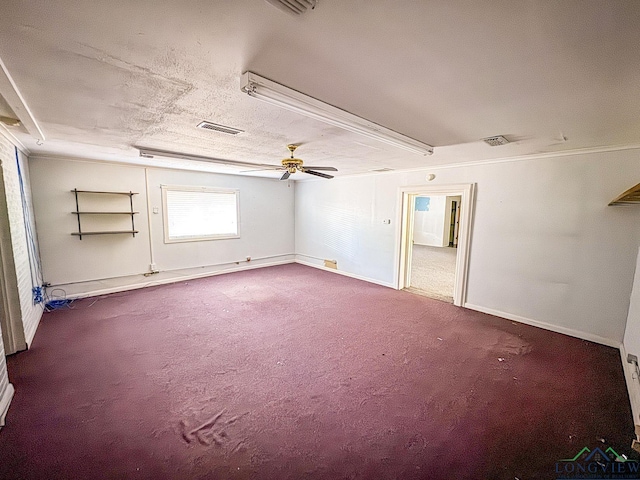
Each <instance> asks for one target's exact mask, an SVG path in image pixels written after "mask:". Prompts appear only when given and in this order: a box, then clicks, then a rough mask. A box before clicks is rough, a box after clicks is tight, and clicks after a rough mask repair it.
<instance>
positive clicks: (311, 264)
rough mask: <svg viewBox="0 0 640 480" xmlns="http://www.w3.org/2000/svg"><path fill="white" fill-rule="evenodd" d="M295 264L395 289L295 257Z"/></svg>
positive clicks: (390, 285)
mask: <svg viewBox="0 0 640 480" xmlns="http://www.w3.org/2000/svg"><path fill="white" fill-rule="evenodd" d="M295 263H299V264H300V265H306V266H307V267H313V268H317V269H319V270H324V271H325V272H331V273H337V274H338V275H344V276H345V277H350V278H355V279H356V280H362V281H364V282H369V283H375V284H376V285H382V286H383V287H389V288H396V287H395V285H393V284H391V283H388V282H381V281H380V280H375V279H373V278H369V277H363V276H362V275H356V274H355V273H349V272H345V271H343V270H337V269H335V268H327V267H325V266H324V265H318V264H317V263H312V262H308V261H306V260H300V259H299V258H297V257H296V260H295Z"/></svg>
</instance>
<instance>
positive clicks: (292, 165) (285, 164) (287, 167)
mask: <svg viewBox="0 0 640 480" xmlns="http://www.w3.org/2000/svg"><path fill="white" fill-rule="evenodd" d="M298 147H299V145H287V148H288V149H289V151H290V152H291V157H290V158H285V159H283V160H282V162H281V163H282V165H269V164H266V163H249V162H243V161H239V160H225V159H222V158H213V157H203V156H200V155H189V154H185V153H178V152H169V151H166V150H155V149H151V148H145V147H135V148H137V149H138V150H139V151H140V156H141V157H143V158H154V157H155V156H156V155H157V156H160V157H168V158H182V159H185V160H195V161H200V162H211V163H219V164H221V165H231V166H236V167H260V168H258V169H257V170H244V171H245V172H256V171H260V170H279V171H283V170H284V174H283V175H282V177H281V178H280V180H286V179H288V178H289V177H290V176H291V174H292V173H296V172H302V173H308V174H309V175H315V176H316V177H322V178H333V175H328V174H326V173H320V172H318V171H317V170H325V171H329V172H337V171H338V169H337V168H335V167H305V166H304V162H303V161H302V160H300V159H299V158H294V157H293V152H294V151H295V150H296V148H298Z"/></svg>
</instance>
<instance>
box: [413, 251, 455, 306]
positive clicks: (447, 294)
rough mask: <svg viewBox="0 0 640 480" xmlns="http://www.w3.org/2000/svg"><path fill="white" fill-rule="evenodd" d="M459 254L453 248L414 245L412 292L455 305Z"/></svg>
mask: <svg viewBox="0 0 640 480" xmlns="http://www.w3.org/2000/svg"><path fill="white" fill-rule="evenodd" d="M457 252H458V250H457V249H456V248H453V247H429V246H427V245H417V244H414V245H413V250H412V252H411V287H410V289H411V291H412V292H414V293H418V294H420V295H426V296H427V297H431V298H436V299H438V300H442V301H445V302H449V303H453V285H454V283H455V280H456V254H457Z"/></svg>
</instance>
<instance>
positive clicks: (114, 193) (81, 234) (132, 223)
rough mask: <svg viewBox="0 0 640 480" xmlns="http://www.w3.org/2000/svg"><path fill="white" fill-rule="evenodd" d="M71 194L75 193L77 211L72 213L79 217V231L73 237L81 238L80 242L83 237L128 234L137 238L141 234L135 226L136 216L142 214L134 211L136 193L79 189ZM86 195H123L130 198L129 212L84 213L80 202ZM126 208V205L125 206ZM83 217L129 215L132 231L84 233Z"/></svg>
mask: <svg viewBox="0 0 640 480" xmlns="http://www.w3.org/2000/svg"><path fill="white" fill-rule="evenodd" d="M71 193H73V194H74V195H75V197H76V211H75V212H71V213H72V214H74V215H76V216H77V217H78V231H77V232H73V233H71V235H74V236H77V237H79V238H80V240H82V237H83V236H84V235H112V234H116V235H118V234H122V233H126V234H130V235H133V236H134V237H135V236H136V233H139V232H138V230H136V226H135V222H134V215H136V214H138V213H140V212H135V211H134V210H133V196H134V195H138V194H137V193H136V192H107V191H100V190H78V189H77V188H75V189H73V190H71ZM84 194H96V195H122V196H127V197H129V205H128V206H129V210H126V211H124V210H122V211H115V212H106V211H103V212H95V211H86V212H84V211H82V210H80V201H79V196H82V195H84ZM123 206H124V205H123ZM82 215H129V216H131V230H103V231H91V232H83V231H82V222H81V221H80V217H81V216H82Z"/></svg>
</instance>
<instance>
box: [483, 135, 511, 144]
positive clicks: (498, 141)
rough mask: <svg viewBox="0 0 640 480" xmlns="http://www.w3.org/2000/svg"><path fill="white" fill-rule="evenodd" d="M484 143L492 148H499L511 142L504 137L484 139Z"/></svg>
mask: <svg viewBox="0 0 640 480" xmlns="http://www.w3.org/2000/svg"><path fill="white" fill-rule="evenodd" d="M482 141H483V142H484V143H486V144H487V145H490V146H492V147H499V146H500V145H506V144H507V143H509V140H507V139H506V138H504V137H503V136H502V135H497V136H495V137H487V138H483V139H482Z"/></svg>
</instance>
